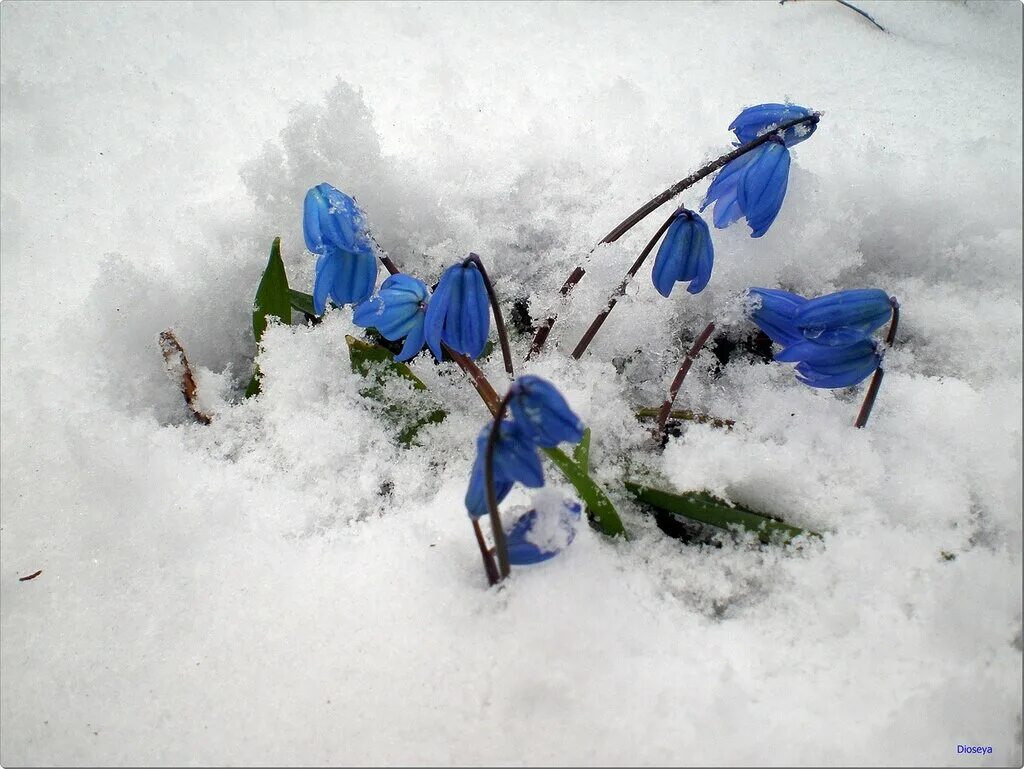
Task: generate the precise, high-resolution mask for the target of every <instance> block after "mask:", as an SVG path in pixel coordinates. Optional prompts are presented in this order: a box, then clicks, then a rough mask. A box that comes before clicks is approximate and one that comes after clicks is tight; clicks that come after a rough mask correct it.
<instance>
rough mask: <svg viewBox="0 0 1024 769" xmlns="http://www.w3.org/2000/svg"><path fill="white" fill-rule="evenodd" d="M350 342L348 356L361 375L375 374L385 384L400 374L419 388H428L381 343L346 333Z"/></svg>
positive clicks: (378, 380)
mask: <svg viewBox="0 0 1024 769" xmlns="http://www.w3.org/2000/svg"><path fill="white" fill-rule="evenodd" d="M345 341H346V342H347V343H348V356H349V359H350V360H351V362H352V370H353V371H354V372H356V373H357V374H359V375H360V376H365V377H368V376H370V375H371V374H375V378H376V380H377V383H378V384H383V383H384V382H386V381H387V379H388V377H391V376H399V377H402V378H403V379H407V380H409V381H410V382H412V386H413V387H414V388H416V389H417V390H426V389H427V386H426V385H425V384H423V380H422V379H420V378H419V377H418V376H416V375H415V374H414V373H412V369H411V368H409V367H408V366H406V365H405V364H404V363H399V362H398V361H396V360H395V356H394V355H392V354H391V353H390V352H389V351H387V350H385V349H384V348H383V347H380V346H379V345H375V344H370V343H369V342H365V341H363V340H362V339H356V338H355V337H354V336H349V335H348V334H346V335H345Z"/></svg>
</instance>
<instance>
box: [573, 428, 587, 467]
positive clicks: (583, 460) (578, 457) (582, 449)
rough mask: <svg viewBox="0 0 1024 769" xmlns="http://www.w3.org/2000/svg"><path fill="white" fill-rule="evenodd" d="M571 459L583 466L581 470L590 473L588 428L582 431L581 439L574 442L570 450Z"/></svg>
mask: <svg viewBox="0 0 1024 769" xmlns="http://www.w3.org/2000/svg"><path fill="white" fill-rule="evenodd" d="M572 459H573V461H574V462H575V463H576V464H578V465H579V466H580V467H581V468H583V472H585V473H587V474H589V473H590V428H589V427H588V428H586V429H585V430H584V431H583V440H581V441H580V442H579V443H577V444H576V447H575V448H574V449H573V450H572Z"/></svg>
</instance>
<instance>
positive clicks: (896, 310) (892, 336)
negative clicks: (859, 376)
mask: <svg viewBox="0 0 1024 769" xmlns="http://www.w3.org/2000/svg"><path fill="white" fill-rule="evenodd" d="M889 304H890V305H891V306H892V319H891V320H890V321H889V331H888V333H886V335H885V345H886V347H892V345H893V342H895V341H896V329H897V328H898V327H899V325H900V303H899V302H898V301H897V299H896V297H895V296H890V297H889ZM883 376H885V371H884V370H883V369H882V366H881V364H879V366H878V368H876V369H875V373H874V374H873V375H872V377H871V384H869V385H868V391H867V393H866V394H865V395H864V403H862V404H861V407H860V413H859V414H857V420H856V421H855V422H854V423H853V426H854V427H857V428H860V427H864V425H866V424H867V423H868V417H870V416H871V409H872V407H873V406H874V405H875V399H876V398H877V397H878V390H879V388H880V387H881V386H882V377H883Z"/></svg>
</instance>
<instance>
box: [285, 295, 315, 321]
mask: <svg viewBox="0 0 1024 769" xmlns="http://www.w3.org/2000/svg"><path fill="white" fill-rule="evenodd" d="M288 301H289V302H291V305H292V309H294V310H298V311H299V312H301V313H302V314H303V315H312V316H313V317H316V310H314V309H313V295H312V294H304V293H302V292H301V291H296V290H295V289H294V288H289V289H288Z"/></svg>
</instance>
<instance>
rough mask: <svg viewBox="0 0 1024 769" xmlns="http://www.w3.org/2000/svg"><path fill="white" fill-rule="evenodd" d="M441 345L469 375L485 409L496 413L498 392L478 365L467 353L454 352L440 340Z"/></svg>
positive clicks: (498, 399) (492, 413)
mask: <svg viewBox="0 0 1024 769" xmlns="http://www.w3.org/2000/svg"><path fill="white" fill-rule="evenodd" d="M441 347H442V348H443V349H444V351H445V354H446V355H447V356H448V357H449V358H451V359H452V360H453V361H455V362H456V363H457V364H458V366H459V368H461V369H462V370H463V371H465V372H466V374H468V375H469V379H470V381H471V382H472V383H473V387H474V388H476V391H477V393H478V394H479V395H480V399H481V400H482V401H483V402H484V405H485V406H487V410H488V411H490V412H491V415H492V416H493V415H494V414H497V413H498V404H499V402H500V401H501V398H499V397H498V393H497V392H496V391H495V389H494V387H492V386H491V383H490V382H489V381H488V380H487V377H486V376H485V375H484V372H483V371H481V370H480V367H479V366H477V365H476V363H474V362H473V361H472V359H470V358H469V356H467V355H463V354H462V353H461V352H456V351H455V350H453V349H452V348H451V347H449V346H448V345H446V344H445V343H444V342H441Z"/></svg>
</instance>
